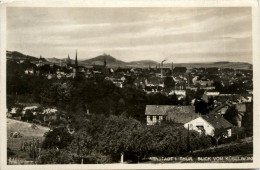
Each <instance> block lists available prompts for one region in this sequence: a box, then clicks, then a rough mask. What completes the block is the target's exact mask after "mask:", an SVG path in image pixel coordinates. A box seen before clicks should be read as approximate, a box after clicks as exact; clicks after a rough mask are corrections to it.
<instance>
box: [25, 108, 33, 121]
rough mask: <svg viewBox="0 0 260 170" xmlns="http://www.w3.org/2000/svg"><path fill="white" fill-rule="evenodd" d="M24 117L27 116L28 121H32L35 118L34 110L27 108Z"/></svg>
mask: <svg viewBox="0 0 260 170" xmlns="http://www.w3.org/2000/svg"><path fill="white" fill-rule="evenodd" d="M24 117H25V119H26V120H27V122H28V121H32V120H33V118H34V116H33V112H32V111H31V110H29V109H27V110H26V111H25V114H24Z"/></svg>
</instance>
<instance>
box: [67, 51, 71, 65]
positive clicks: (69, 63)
mask: <svg viewBox="0 0 260 170" xmlns="http://www.w3.org/2000/svg"><path fill="white" fill-rule="evenodd" d="M70 65H71V61H70V56H69V54H68V61H67V66H70Z"/></svg>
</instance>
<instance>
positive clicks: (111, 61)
mask: <svg viewBox="0 0 260 170" xmlns="http://www.w3.org/2000/svg"><path fill="white" fill-rule="evenodd" d="M6 56H7V59H23V60H25V59H28V60H30V61H33V62H35V61H39V57H34V56H29V55H25V54H22V53H20V52H17V51H7V52H6ZM79 58H80V57H79V56H78V63H79V65H83V66H90V65H103V64H104V60H106V62H107V66H108V67H139V68H144V67H149V66H151V67H153V68H154V67H156V65H158V64H159V63H158V62H156V61H153V60H139V61H131V62H125V61H122V60H119V59H116V58H115V57H113V56H111V55H109V54H102V55H99V56H96V57H94V58H91V59H87V60H80V59H79ZM43 60H44V61H45V63H48V64H62V65H65V64H66V58H63V59H59V58H56V57H52V58H46V59H45V58H43ZM71 62H72V63H73V62H74V60H73V59H71ZM164 67H168V68H171V67H172V63H164ZM173 67H187V68H199V67H205V68H209V67H222V68H233V69H252V68H253V66H252V64H249V63H245V62H228V61H219V62H201V63H173Z"/></svg>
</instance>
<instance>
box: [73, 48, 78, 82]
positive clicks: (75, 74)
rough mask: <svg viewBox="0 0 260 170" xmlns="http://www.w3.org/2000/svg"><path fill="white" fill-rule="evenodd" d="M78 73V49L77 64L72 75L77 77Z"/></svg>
mask: <svg viewBox="0 0 260 170" xmlns="http://www.w3.org/2000/svg"><path fill="white" fill-rule="evenodd" d="M77 74H78V55H77V50H76V57H75V66H74V68H73V73H72V77H73V78H75V77H76V76H77Z"/></svg>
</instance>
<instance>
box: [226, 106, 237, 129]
mask: <svg viewBox="0 0 260 170" xmlns="http://www.w3.org/2000/svg"><path fill="white" fill-rule="evenodd" d="M238 114H239V112H238V110H237V109H236V107H235V106H231V107H230V108H228V109H227V111H226V113H225V114H224V118H225V119H226V120H227V121H229V122H230V123H232V124H233V125H236V126H237V117H238Z"/></svg>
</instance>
